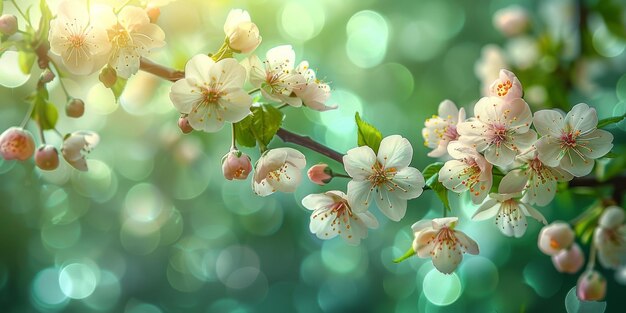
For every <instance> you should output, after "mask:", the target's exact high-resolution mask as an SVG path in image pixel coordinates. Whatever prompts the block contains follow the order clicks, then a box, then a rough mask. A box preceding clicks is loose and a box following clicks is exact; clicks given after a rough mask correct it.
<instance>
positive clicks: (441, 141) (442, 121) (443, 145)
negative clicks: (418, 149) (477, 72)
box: [422, 100, 465, 158]
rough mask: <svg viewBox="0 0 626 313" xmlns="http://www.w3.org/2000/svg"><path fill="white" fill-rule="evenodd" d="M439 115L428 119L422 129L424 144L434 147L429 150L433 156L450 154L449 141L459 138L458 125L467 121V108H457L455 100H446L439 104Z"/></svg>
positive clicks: (429, 153) (429, 154)
mask: <svg viewBox="0 0 626 313" xmlns="http://www.w3.org/2000/svg"><path fill="white" fill-rule="evenodd" d="M437 113H438V115H433V116H432V117H431V118H428V119H426V122H424V128H423V129H422V137H424V145H425V146H426V147H429V148H431V149H433V150H432V151H430V152H428V156H429V157H431V158H438V157H442V156H445V155H447V154H448V143H450V142H451V141H455V140H458V139H459V133H457V131H456V126H457V125H458V124H459V123H461V122H464V121H465V109H464V108H460V109H457V107H456V105H455V104H454V102H452V101H450V100H444V101H442V102H441V103H440V104H439V110H438V112H437Z"/></svg>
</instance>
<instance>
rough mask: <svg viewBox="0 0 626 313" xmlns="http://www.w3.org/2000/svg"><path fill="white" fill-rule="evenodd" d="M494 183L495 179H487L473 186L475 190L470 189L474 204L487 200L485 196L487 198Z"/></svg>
mask: <svg viewBox="0 0 626 313" xmlns="http://www.w3.org/2000/svg"><path fill="white" fill-rule="evenodd" d="M492 183H493V181H492V180H491V179H489V180H486V181H479V182H477V183H476V184H475V185H474V186H473V187H472V189H473V190H470V196H471V198H472V202H473V203H474V204H480V203H482V202H483V200H485V198H487V195H488V194H489V190H491V184H492Z"/></svg>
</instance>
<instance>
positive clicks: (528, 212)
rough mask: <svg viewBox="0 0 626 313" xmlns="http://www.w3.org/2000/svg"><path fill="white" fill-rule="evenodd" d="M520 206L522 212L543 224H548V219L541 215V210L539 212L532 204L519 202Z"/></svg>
mask: <svg viewBox="0 0 626 313" xmlns="http://www.w3.org/2000/svg"><path fill="white" fill-rule="evenodd" d="M520 208H521V209H522V211H523V212H524V214H526V215H528V216H531V217H532V218H534V219H536V220H537V221H539V222H541V223H543V224H544V225H547V224H548V221H546V218H545V217H544V216H543V214H541V212H539V211H538V210H537V209H535V208H533V207H532V206H530V205H527V204H526V203H520Z"/></svg>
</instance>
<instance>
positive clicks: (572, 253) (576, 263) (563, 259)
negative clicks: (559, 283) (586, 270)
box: [552, 243, 585, 274]
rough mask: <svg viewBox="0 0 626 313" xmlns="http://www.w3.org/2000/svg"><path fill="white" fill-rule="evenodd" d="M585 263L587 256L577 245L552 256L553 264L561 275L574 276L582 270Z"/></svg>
mask: <svg viewBox="0 0 626 313" xmlns="http://www.w3.org/2000/svg"><path fill="white" fill-rule="evenodd" d="M584 263H585V255H584V254H583V251H582V250H581V249H580V246H579V245H578V244H577V243H574V244H572V246H571V247H570V248H569V249H563V250H561V252H559V253H557V254H555V255H553V256H552V264H554V267H555V268H556V270H557V271H559V272H561V273H570V274H574V273H576V272H578V271H579V270H580V268H581V267H582V266H583V264H584Z"/></svg>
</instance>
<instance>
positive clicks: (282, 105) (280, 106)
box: [276, 103, 289, 110]
mask: <svg viewBox="0 0 626 313" xmlns="http://www.w3.org/2000/svg"><path fill="white" fill-rule="evenodd" d="M288 106H289V103H283V104H281V105H279V106H277V107H276V108H277V109H279V110H280V109H282V108H285V107H288Z"/></svg>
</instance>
